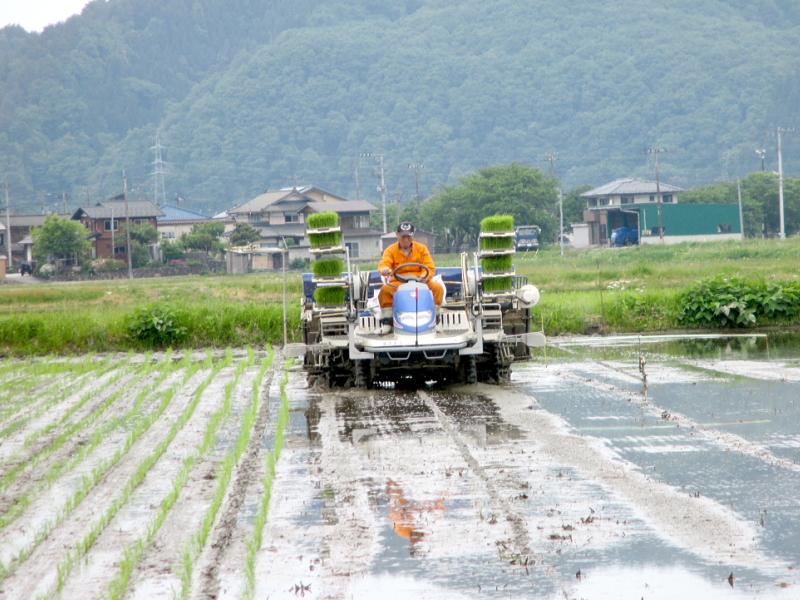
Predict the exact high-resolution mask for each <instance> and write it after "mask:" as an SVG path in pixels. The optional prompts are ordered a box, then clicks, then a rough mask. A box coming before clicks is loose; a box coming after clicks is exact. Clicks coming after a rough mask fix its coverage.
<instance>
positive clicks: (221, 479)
mask: <svg viewBox="0 0 800 600" xmlns="http://www.w3.org/2000/svg"><path fill="white" fill-rule="evenodd" d="M251 360H252V359H251ZM248 362H250V364H252V362H251V361H248ZM239 374H240V372H239V370H237V374H236V379H237V380H238V378H239ZM231 383H234V382H231ZM229 388H230V389H229ZM232 391H233V387H232V386H231V385H230V383H229V384H228V386H226V388H225V403H223V407H222V409H220V410H219V411H217V413H216V414H215V415H214V417H212V421H216V423H215V424H213V426H212V422H209V425H208V427H207V428H206V435H205V436H204V439H203V443H202V444H201V446H200V447H199V448H198V451H197V458H199V457H200V456H202V455H203V454H204V453H205V452H206V451H207V450H208V448H210V447H211V446H212V444H213V443H214V442H215V436H214V432H215V430H216V427H217V425H218V424H219V423H220V422H221V421H222V419H223V418H224V417H225V416H226V415H227V413H228V412H230V394H231V392H232ZM252 404H253V403H252V402H251V407H250V409H248V410H247V411H246V412H245V414H244V418H243V421H244V422H243V424H242V427H241V428H240V430H239V436H238V437H237V441H236V446H235V447H234V448H233V450H230V451H229V452H228V453H227V454H226V455H225V458H224V459H223V460H222V463H221V464H220V467H219V472H218V473H217V476H216V479H217V486H216V488H215V489H214V495H213V496H212V498H211V504H210V506H209V507H208V509H207V510H206V514H205V517H204V518H203V521H202V523H201V526H200V531H198V532H197V533H196V534H195V536H194V538H193V539H192V540H191V541H190V542H189V543H188V544H187V545H186V547H185V548H184V549H183V552H182V564H181V569H180V571H181V593H180V595H181V597H182V598H186V597H187V596H188V594H189V586H190V585H191V578H192V571H193V570H194V563H195V561H196V560H197V557H198V556H200V553H201V552H202V550H203V547H204V546H205V543H206V540H207V539H208V534H209V532H210V531H211V526H212V525H213V524H214V520H215V518H216V515H217V511H218V510H219V507H220V505H221V504H222V500H223V499H224V498H225V491H226V489H227V487H228V483H229V482H230V479H231V474H232V472H233V467H234V466H235V465H236V462H237V461H238V460H239V457H240V456H241V452H242V451H244V447H243V446H242V436H249V435H250V431H251V430H252V426H253V423H255V414H253V413H252V410H251V409H252ZM257 409H258V406H256V410H257ZM247 439H249V438H247ZM246 445H247V441H246V440H245V443H244V446H246Z"/></svg>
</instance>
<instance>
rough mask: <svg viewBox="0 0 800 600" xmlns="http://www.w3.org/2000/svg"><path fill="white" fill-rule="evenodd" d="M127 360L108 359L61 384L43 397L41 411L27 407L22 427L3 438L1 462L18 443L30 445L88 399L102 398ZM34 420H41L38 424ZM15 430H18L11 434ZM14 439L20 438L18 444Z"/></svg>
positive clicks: (122, 373) (121, 373) (126, 367)
mask: <svg viewBox="0 0 800 600" xmlns="http://www.w3.org/2000/svg"><path fill="white" fill-rule="evenodd" d="M127 363H128V361H127V360H124V361H122V363H121V364H120V363H116V364H115V363H112V362H111V361H109V362H108V364H107V365H106V368H105V369H104V370H103V371H100V372H98V373H93V374H89V375H85V376H83V379H81V380H80V381H75V382H72V383H71V384H69V385H63V386H61V388H62V389H61V393H59V394H53V392H52V391H51V395H52V398H49V399H47V398H45V399H44V402H45V404H46V405H47V406H46V407H45V409H44V410H42V408H41V407H38V406H30V407H28V410H29V414H26V415H24V416H23V417H22V419H21V420H22V421H23V424H24V427H16V428H15V430H14V431H9V434H8V436H6V437H7V438H8V439H6V440H4V443H3V445H2V447H0V465H5V464H6V463H7V462H9V460H8V457H9V455H11V454H13V453H14V452H15V451H17V450H18V449H19V447H20V445H21V446H22V447H23V448H27V447H29V446H30V445H31V444H33V443H34V442H35V441H36V440H37V439H38V438H40V437H41V436H43V435H45V434H47V433H49V432H50V431H52V430H53V429H54V428H55V427H57V426H59V425H61V424H62V423H64V422H65V421H66V420H67V419H69V418H70V417H71V416H72V415H73V414H74V413H75V412H76V411H78V410H79V409H81V408H82V407H83V406H84V405H85V404H86V403H87V402H88V401H89V400H91V399H93V398H96V397H102V394H103V392H104V391H105V389H106V388H107V387H108V386H110V385H113V384H114V383H116V381H117V380H119V379H120V378H121V377H123V376H126V375H127V374H128V373H129V372H130V367H129V365H128V364H127ZM87 387H88V388H89V391H88V392H84V393H83V395H81V392H83V389H85V388H87ZM73 400H76V401H73ZM37 420H39V421H41V422H39V423H37ZM17 432H21V433H19V434H18V435H14V434H15V433H17ZM17 438H19V439H21V440H22V441H21V444H20V441H19V439H17Z"/></svg>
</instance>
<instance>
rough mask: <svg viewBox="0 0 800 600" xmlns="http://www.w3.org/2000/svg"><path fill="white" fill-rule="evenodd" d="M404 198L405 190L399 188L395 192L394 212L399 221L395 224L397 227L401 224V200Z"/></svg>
mask: <svg viewBox="0 0 800 600" xmlns="http://www.w3.org/2000/svg"><path fill="white" fill-rule="evenodd" d="M402 199H403V190H402V189H398V190H397V191H395V193H394V212H395V217H396V220H397V223H395V224H394V226H395V227H397V226H398V225H399V224H400V201H401V200H402Z"/></svg>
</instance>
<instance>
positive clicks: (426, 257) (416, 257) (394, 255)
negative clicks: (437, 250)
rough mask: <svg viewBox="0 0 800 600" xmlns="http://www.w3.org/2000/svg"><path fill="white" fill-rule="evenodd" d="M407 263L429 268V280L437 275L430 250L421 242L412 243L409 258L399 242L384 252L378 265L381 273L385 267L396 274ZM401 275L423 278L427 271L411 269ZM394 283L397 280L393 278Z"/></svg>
mask: <svg viewBox="0 0 800 600" xmlns="http://www.w3.org/2000/svg"><path fill="white" fill-rule="evenodd" d="M406 263H420V264H421V265H425V266H426V267H428V268H429V269H430V273H428V279H429V280H430V279H433V276H434V275H435V274H436V265H434V264H433V257H432V256H431V253H430V252H428V248H426V247H425V244H420V243H419V242H412V243H411V252H410V253H409V255H408V256H406V253H405V252H403V251H402V250H401V249H400V246H399V245H398V244H397V242H395V243H394V244H392V245H391V246H389V247H388V248H386V250H384V251H383V258H382V259H381V262H380V264H379V265H378V270H379V271H380V270H381V269H382V268H384V267H389V268H390V269H391V270H392V271H393V272H394V270H395V269H396V268H397V267H399V266H400V265H404V264H406ZM400 274H401V275H416V276H417V277H422V276H423V275H425V270H424V269H420V268H419V267H417V268H409V269H403V270H402V271H400ZM392 281H395V279H394V278H392Z"/></svg>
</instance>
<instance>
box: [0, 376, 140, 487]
mask: <svg viewBox="0 0 800 600" xmlns="http://www.w3.org/2000/svg"><path fill="white" fill-rule="evenodd" d="M105 362H106V361H104V363H105ZM123 365H124V362H123ZM116 368H120V365H116V364H113V363H110V362H109V363H108V364H106V365H105V368H104V369H103V370H102V371H100V372H99V373H94V374H92V373H89V374H86V375H84V376H83V377H85V378H86V379H85V380H84V381H80V382H79V381H77V380H75V381H70V382H65V383H63V385H62V390H61V392H60V393H59V394H58V395H56V396H53V397H52V398H50V399H48V400H46V401H45V402H44V403H43V404H42V405H41V406H39V407H37V408H36V409H34V412H33V413H32V414H30V415H27V416H25V417H23V418H22V419H20V420H18V421H17V422H16V423H14V424H12V426H11V427H10V429H11V431H9V434H10V433H11V432H12V431H16V430H18V429H20V428H21V427H23V426H25V425H26V424H28V423H29V422H30V421H31V420H33V419H36V418H38V417H39V416H41V415H42V414H43V413H44V412H45V411H47V410H48V409H50V408H52V407H53V406H55V405H56V404H59V403H60V402H62V401H63V400H64V399H65V398H67V397H68V396H72V395H75V394H77V393H79V392H80V390H81V389H82V388H84V387H86V385H87V384H88V385H91V384H92V383H94V382H96V381H97V379H99V378H101V377H103V376H104V375H106V374H107V373H109V372H110V371H111V370H113V369H116ZM123 368H124V367H123ZM120 376H121V375H120ZM118 378H119V376H116V377H114V379H115V380H116V379H118ZM108 385H109V382H106V383H103V384H101V385H100V386H99V387H97V388H95V389H92V390H91V391H89V392H88V393H87V394H85V395H84V396H83V397H82V398H81V400H79V402H78V404H77V405H75V406H73V407H72V408H70V410H69V411H68V413H67V415H66V417H67V418H68V417H69V416H70V415H71V414H72V413H73V412H74V411H75V410H77V409H78V408H80V406H83V404H84V403H85V402H86V401H87V400H88V399H89V398H91V397H93V396H96V395H97V394H99V393H100V392H101V391H102V390H104V389H105V388H106V387H107V386H108ZM64 420H65V418H62V419H60V420H59V421H58V423H56V424H52V423H51V424H49V425H47V426H45V427H44V428H43V429H41V430H39V431H37V432H34V433H33V434H31V435H29V436H28V437H27V438H26V440H25V443H24V446H25V447H27V446H29V445H30V443H31V441H33V440H35V439H36V438H38V437H39V436H41V435H42V434H43V433H47V432H49V431H51V430H52V429H53V427H55V426H57V425H60V424H61V423H63V422H64ZM3 435H7V434H5V432H4V433H3V434H0V437H2V436H3ZM29 440H30V441H29ZM10 460H13V457H12V458H11V459H8V460H5V461H3V462H2V464H3V465H5V464H7V463H8V462H9V461H10ZM0 487H1V486H0Z"/></svg>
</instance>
